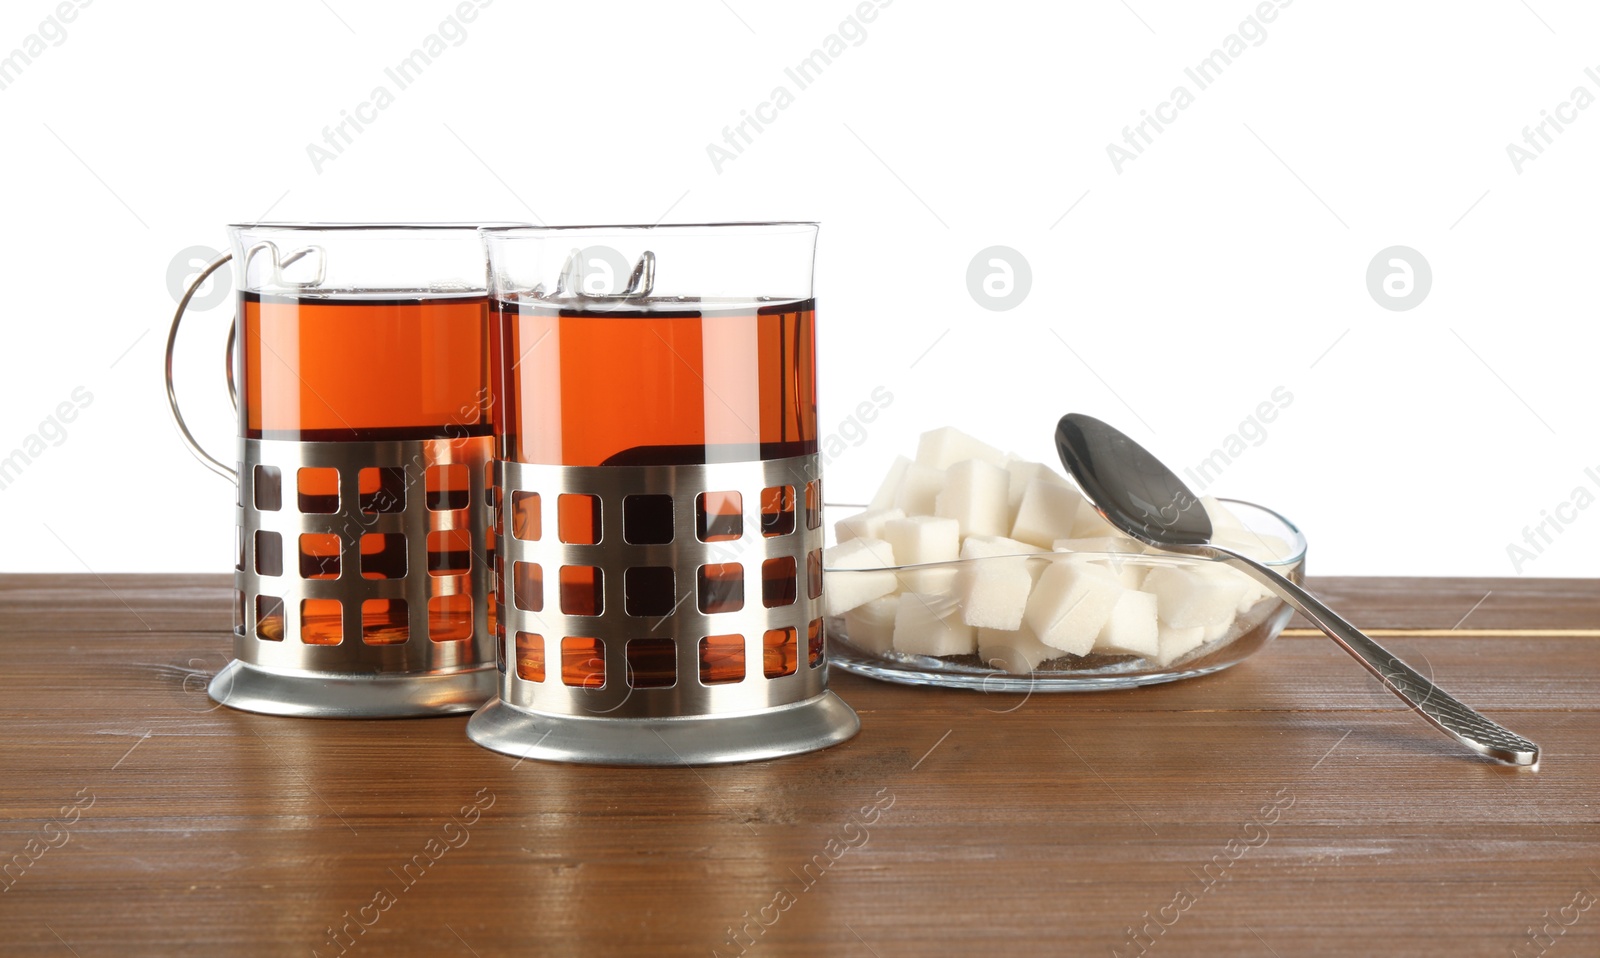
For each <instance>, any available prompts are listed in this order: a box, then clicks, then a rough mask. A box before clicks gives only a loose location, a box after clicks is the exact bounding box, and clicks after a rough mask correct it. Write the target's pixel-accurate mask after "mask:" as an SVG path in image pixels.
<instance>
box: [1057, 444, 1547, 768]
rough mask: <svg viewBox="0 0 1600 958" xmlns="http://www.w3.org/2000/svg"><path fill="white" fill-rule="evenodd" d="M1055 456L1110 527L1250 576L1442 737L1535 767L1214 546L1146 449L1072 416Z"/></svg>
mask: <svg viewBox="0 0 1600 958" xmlns="http://www.w3.org/2000/svg"><path fill="white" fill-rule="evenodd" d="M1056 451H1057V452H1059V453H1060V454H1061V461H1062V463H1064V464H1065V465H1066V467H1067V469H1068V470H1069V471H1070V472H1071V473H1072V475H1073V478H1075V479H1076V480H1077V481H1078V486H1079V487H1080V488H1081V489H1082V490H1083V494H1084V495H1085V496H1086V497H1088V499H1089V501H1090V502H1091V503H1093V504H1094V507H1095V508H1096V509H1097V510H1098V511H1099V512H1100V514H1101V515H1102V516H1105V518H1106V521H1107V522H1109V523H1111V524H1112V525H1114V526H1116V527H1117V528H1118V529H1121V530H1122V531H1123V532H1125V533H1127V534H1128V535H1130V536H1132V537H1134V538H1135V539H1138V540H1139V541H1140V542H1145V543H1148V544H1150V545H1152V546H1155V547H1156V548H1158V549H1161V550H1163V551H1166V552H1175V553H1179V554H1181V555H1191V556H1201V557H1204V558H1207V559H1217V560H1220V561H1223V562H1226V563H1228V564H1229V565H1231V566H1234V567H1236V568H1238V569H1240V570H1242V571H1244V572H1245V573H1248V574H1249V575H1250V576H1251V578H1254V579H1256V580H1257V581H1259V582H1260V583H1261V584H1263V585H1265V586H1266V587H1267V588H1269V589H1271V590H1272V591H1274V592H1276V593H1277V594H1278V595H1280V596H1282V597H1283V598H1284V599H1285V600H1287V601H1288V602H1289V604H1290V605H1293V606H1294V607H1295V608H1297V609H1299V610H1300V612H1301V613H1302V614H1303V615H1305V617H1306V618H1307V619H1310V620H1311V621H1312V622H1313V623H1314V624H1315V625H1316V626H1317V628H1319V629H1321V630H1322V631H1324V632H1326V633H1327V634H1328V636H1329V638H1331V639H1333V640H1334V641H1335V642H1337V643H1339V645H1340V646H1342V647H1343V648H1344V650H1345V651H1346V652H1349V653H1350V654H1351V655H1353V656H1355V658H1356V661H1357V662H1360V663H1361V664H1362V665H1363V666H1365V667H1366V669H1367V671H1369V672H1371V673H1372V674H1373V675H1375V676H1377V677H1378V679H1379V680H1380V681H1382V682H1383V684H1384V685H1385V686H1387V687H1388V689H1389V691H1391V692H1393V693H1394V694H1396V695H1398V696H1400V698H1401V699H1402V700H1403V701H1404V702H1405V703H1406V704H1407V705H1409V706H1411V708H1413V709H1414V710H1416V712H1417V714H1419V715H1421V716H1422V717H1423V718H1425V719H1427V720H1428V721H1429V722H1431V723H1432V724H1433V725H1434V726H1435V727H1437V728H1438V729H1439V730H1440V731H1442V732H1444V733H1445V734H1446V735H1448V736H1450V737H1451V738H1453V739H1455V740H1456V741H1458V742H1460V743H1461V744H1463V745H1465V746H1466V747H1468V748H1470V749H1472V750H1473V751H1474V752H1477V753H1479V754H1480V755H1486V756H1488V757H1490V758H1493V759H1496V760H1498V761H1501V762H1506V763H1508V764H1511V765H1537V764H1538V762H1539V746H1537V745H1535V744H1534V743H1532V742H1530V741H1528V740H1527V739H1525V738H1523V737H1522V736H1520V735H1518V734H1516V733H1515V732H1512V731H1511V730H1510V729H1507V728H1504V727H1502V726H1500V725H1497V724H1496V723H1494V722H1492V721H1490V720H1489V719H1487V718H1485V717H1484V716H1482V715H1480V714H1478V713H1477V712H1476V711H1474V710H1473V709H1471V708H1468V707H1467V706H1466V705H1463V704H1462V703H1460V702H1458V701H1456V700H1455V699H1454V698H1452V697H1451V696H1450V695H1449V694H1447V693H1446V692H1445V691H1444V690H1442V689H1440V688H1439V687H1438V686H1436V685H1434V684H1433V683H1432V682H1430V681H1429V680H1428V679H1426V678H1424V677H1423V676H1422V675H1421V674H1419V673H1418V672H1417V671H1416V670H1415V669H1413V668H1411V667H1410V666H1409V665H1406V664H1405V663H1404V662H1402V661H1400V660H1399V659H1398V658H1395V656H1394V655H1392V654H1390V653H1389V651H1388V650H1386V649H1385V648H1384V647H1383V646H1381V645H1379V644H1378V643H1376V642H1374V641H1372V639H1370V638H1368V637H1367V636H1366V635H1364V634H1362V632H1361V630H1360V629H1358V628H1356V627H1355V626H1353V625H1351V624H1350V623H1349V622H1346V621H1345V620H1344V619H1343V618H1341V617H1340V616H1339V615H1338V614H1337V613H1335V612H1334V611H1333V610H1332V609H1330V608H1328V607H1327V606H1325V605H1323V604H1322V603H1321V602H1320V601H1318V600H1317V598H1316V597H1315V596H1313V595H1312V594H1311V593H1309V592H1307V591H1306V590H1305V589H1302V588H1301V587H1300V586H1298V585H1295V584H1294V583H1293V582H1290V581H1289V580H1288V579H1286V578H1284V577H1283V576H1281V575H1279V574H1278V573H1276V572H1274V571H1272V570H1271V569H1269V568H1267V567H1266V566H1264V565H1261V564H1260V563H1258V562H1256V561H1255V560H1253V559H1251V558H1249V557H1247V556H1244V555H1241V554H1240V553H1238V552H1235V551H1233V550H1231V549H1226V548H1223V547H1222V546H1218V545H1213V544H1212V542H1211V519H1210V517H1209V516H1207V515H1206V511H1205V507H1204V506H1203V505H1202V504H1201V503H1200V500H1199V499H1198V498H1196V496H1195V495H1194V493H1192V492H1190V491H1189V488H1188V487H1187V486H1185V485H1184V484H1183V481H1182V480H1180V479H1179V478H1178V477H1177V476H1176V475H1174V474H1173V472H1172V470H1170V469H1168V468H1167V467H1166V466H1164V465H1162V464H1161V462H1160V460H1158V459H1156V457H1155V456H1152V455H1151V454H1150V453H1149V452H1147V451H1146V450H1145V449H1144V447H1143V446H1140V445H1139V444H1138V443H1136V442H1134V441H1133V440H1132V439H1129V438H1128V437H1127V436H1125V435H1123V434H1122V433H1121V432H1119V431H1118V430H1116V429H1115V428H1113V427H1111V426H1108V425H1106V424H1105V423H1103V422H1101V421H1100V420H1098V419H1095V418H1093V417H1091V416H1085V415H1081V414H1079V413H1072V414H1070V415H1066V416H1063V417H1061V422H1060V423H1058V424H1057V425H1056Z"/></svg>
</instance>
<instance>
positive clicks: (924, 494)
mask: <svg viewBox="0 0 1600 958" xmlns="http://www.w3.org/2000/svg"><path fill="white" fill-rule="evenodd" d="M944 483H945V473H944V470H943V469H934V468H932V467H929V466H924V465H922V464H921V463H916V462H913V463H911V464H910V465H908V466H906V471H905V475H903V476H901V477H900V487H899V489H898V491H896V492H895V497H894V505H895V508H897V509H899V510H900V511H902V512H904V513H905V514H906V515H908V516H931V515H933V506H934V502H935V501H936V500H937V498H938V496H939V490H941V489H943V488H944Z"/></svg>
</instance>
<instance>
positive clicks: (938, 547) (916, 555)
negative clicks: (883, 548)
mask: <svg viewBox="0 0 1600 958" xmlns="http://www.w3.org/2000/svg"><path fill="white" fill-rule="evenodd" d="M881 538H883V539H884V540H885V541H886V542H888V543H889V545H891V546H893V547H894V557H895V559H896V560H897V561H898V562H899V563H900V564H901V565H916V564H917V563H919V562H948V561H950V560H951V559H954V558H956V557H957V556H958V555H960V554H961V524H960V523H959V522H957V521H956V520H954V519H945V518H943V517H940V516H909V517H907V516H896V517H894V518H892V519H890V520H888V521H887V522H885V523H884V524H883V535H882V537H881Z"/></svg>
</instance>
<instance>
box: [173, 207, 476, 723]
mask: <svg viewBox="0 0 1600 958" xmlns="http://www.w3.org/2000/svg"><path fill="white" fill-rule="evenodd" d="M479 225H480V224H293V223H256V224H246V225H235V226H232V227H230V228H229V230H228V232H229V240H230V246H231V251H230V252H229V253H228V254H226V255H225V256H223V257H222V258H220V259H218V260H217V261H216V262H215V263H213V264H211V265H210V266H209V267H208V268H207V269H206V270H205V271H204V272H202V273H201V274H200V275H199V276H198V277H196V279H195V281H194V284H193V285H192V286H191V287H190V294H189V296H185V297H184V300H183V302H182V303H180V305H179V309H178V313H177V315H176V316H175V317H174V319H173V325H172V331H171V334H170V335H169V338H168V361H167V388H168V394H169V398H171V399H172V402H173V405H172V409H173V414H174V417H175V418H176V419H177V422H178V425H179V431H180V433H181V434H182V436H183V438H184V440H185V441H186V442H187V443H188V444H189V447H190V449H191V450H192V451H193V452H194V453H195V454H196V455H197V456H198V457H200V458H201V460H202V462H204V463H206V464H207V465H208V466H210V467H211V468H212V469H213V470H215V471H217V472H219V473H221V474H223V475H226V476H228V477H229V478H232V479H234V480H235V482H236V484H237V485H238V488H239V496H238V499H237V513H236V515H237V529H238V535H237V549H236V554H235V568H234V577H235V590H234V629H233V631H234V653H235V661H234V662H232V663H230V665H229V666H228V667H227V668H226V669H224V670H223V671H222V672H221V673H219V674H218V676H217V677H216V678H215V679H214V680H213V681H212V683H211V687H210V692H211V695H212V697H213V698H214V699H215V700H216V701H218V702H221V703H222V704H225V705H230V706H233V707H236V708H242V709H247V710H250V711H257V712H269V713H274V714H289V715H316V716H343V717H349V716H370V717H380V716H396V715H429V714H442V713H448V712H459V711H464V710H470V709H473V708H476V707H477V706H479V705H481V704H482V703H483V701H484V700H485V699H487V698H488V697H489V696H490V694H492V690H493V686H494V679H495V677H496V673H495V672H494V671H493V670H492V662H493V658H492V656H493V644H492V639H491V637H492V635H493V633H494V623H493V620H492V618H491V616H492V615H493V609H492V607H491V606H490V605H489V603H488V594H489V576H488V573H489V569H490V568H491V567H492V558H491V553H492V550H493V539H492V535H491V534H490V532H489V525H490V510H489V498H488V487H489V483H490V480H491V472H492V470H491V467H490V463H491V460H492V455H493V443H494V439H493V431H492V402H493V396H492V390H491V389H490V365H489V363H490V346H489V340H490V337H489V327H488V299H487V290H486V288H485V284H484V259H483V249H482V243H481V241H480V240H479V239H478V234H477V230H478V227H479ZM229 260H232V261H233V262H234V264H235V268H234V275H235V277H236V287H237V294H238V313H237V315H236V317H235V320H234V327H233V330H232V334H231V336H230V351H231V353H232V356H231V358H230V365H229V388H230V393H232V394H233V395H234V397H235V404H236V406H237V408H238V415H239V439H238V444H239V445H238V455H237V457H236V459H235V460H234V462H233V464H232V465H230V464H228V463H226V462H223V461H222V460H220V459H218V458H216V457H214V456H212V455H211V454H210V453H208V452H206V451H205V450H204V449H203V448H202V447H201V446H200V444H199V443H198V442H197V441H196V440H195V439H194V437H193V436H192V435H191V434H190V432H189V430H188V428H187V426H186V425H185V423H184V421H183V417H182V414H181V412H179V409H178V406H177V402H176V396H175V394H174V392H173V385H172V351H173V344H174V343H175V341H176V336H177V333H178V326H179V322H180V321H181V319H182V316H183V312H184V309H185V307H186V306H187V303H188V300H189V298H190V297H191V296H192V295H193V291H194V290H195V289H197V288H198V286H199V284H201V283H202V282H204V281H205V279H206V278H207V277H208V276H209V275H210V274H211V273H212V272H214V271H215V270H216V269H218V268H220V267H221V266H222V264H223V263H224V262H227V261H229Z"/></svg>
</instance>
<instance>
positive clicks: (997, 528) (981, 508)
mask: <svg viewBox="0 0 1600 958" xmlns="http://www.w3.org/2000/svg"><path fill="white" fill-rule="evenodd" d="M945 476H946V480H945V484H944V488H943V489H941V490H940V491H939V493H938V495H937V496H936V497H935V500H934V508H933V510H932V511H933V514H934V515H938V516H944V517H945V518H947V519H954V520H956V521H957V522H958V523H960V524H961V535H963V536H1003V535H1005V534H1006V533H1007V532H1010V531H1011V527H1010V526H1009V525H1008V524H1007V522H1006V513H1007V509H1006V471H1005V470H1004V469H1001V468H1000V467H999V466H996V465H994V464H992V463H988V462H984V461H983V460H981V459H963V460H961V461H960V462H958V463H956V464H955V465H953V466H951V467H950V468H949V469H948V470H946V471H945ZM906 512H907V514H908V515H912V514H915V513H914V512H913V511H912V510H910V509H908V510H906Z"/></svg>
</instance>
